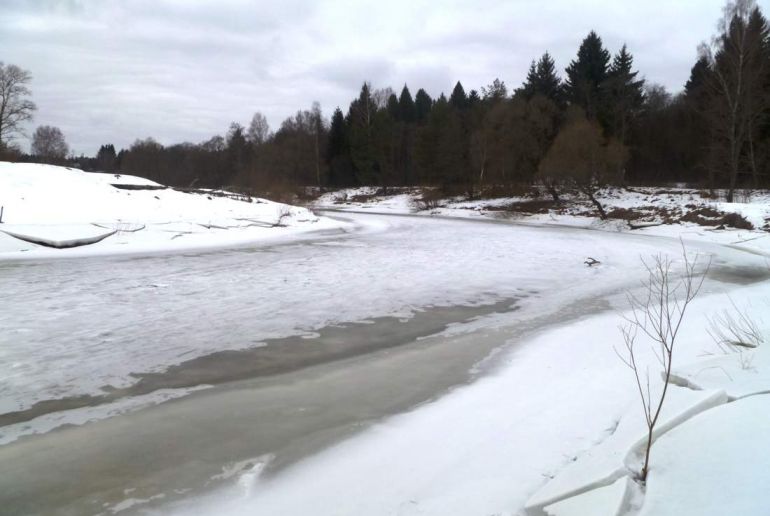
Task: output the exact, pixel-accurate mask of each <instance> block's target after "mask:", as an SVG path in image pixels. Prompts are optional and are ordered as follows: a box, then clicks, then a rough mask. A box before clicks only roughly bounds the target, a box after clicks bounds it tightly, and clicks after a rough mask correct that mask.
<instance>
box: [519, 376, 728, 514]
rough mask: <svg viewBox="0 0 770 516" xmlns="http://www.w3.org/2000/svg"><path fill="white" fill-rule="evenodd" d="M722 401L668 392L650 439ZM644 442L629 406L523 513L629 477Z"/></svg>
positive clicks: (638, 414)
mask: <svg viewBox="0 0 770 516" xmlns="http://www.w3.org/2000/svg"><path fill="white" fill-rule="evenodd" d="M655 387H657V388H660V385H658V384H655ZM726 402H727V396H726V395H725V393H724V391H707V392H706V391H691V390H689V389H676V388H673V389H670V390H669V392H668V394H667V396H666V401H665V403H664V405H663V410H662V412H661V419H660V422H659V423H658V425H657V426H656V428H655V433H654V434H653V438H654V439H657V438H658V436H660V435H661V434H663V433H665V432H666V431H668V430H670V429H671V428H673V427H675V426H677V425H679V424H681V423H682V422H684V421H686V420H687V419H689V418H691V417H693V416H694V415H696V414H698V413H700V412H702V411H704V410H708V409H710V408H713V407H715V406H717V405H721V404H723V403H726ZM646 439H647V427H646V425H645V421H644V415H643V413H642V409H641V407H639V406H632V407H631V408H630V409H629V411H628V412H627V413H626V414H625V415H624V416H623V417H622V418H621V420H620V422H619V424H618V426H617V428H616V429H615V430H614V432H613V433H612V435H611V436H609V437H608V438H607V439H606V440H605V441H603V442H602V443H601V444H599V445H598V446H596V447H594V448H592V449H590V450H588V451H587V452H586V453H584V454H583V455H581V456H579V457H578V459H577V460H576V461H575V462H572V463H571V464H569V465H568V466H567V467H566V468H564V470H562V471H561V472H560V473H559V474H558V475H557V476H556V478H554V479H553V480H551V481H550V482H548V483H547V484H546V485H545V486H543V488H542V489H540V490H539V491H537V492H536V493H535V494H534V495H533V496H532V497H531V498H530V499H529V500H528V501H527V503H526V505H525V509H526V511H527V514H529V515H532V516H542V515H544V514H545V512H547V511H544V509H543V508H544V507H546V506H548V505H551V504H554V503H556V502H559V501H561V500H565V499H568V498H570V497H574V496H576V495H580V494H582V493H586V492H590V491H591V490H592V489H596V488H601V487H604V486H608V485H610V484H612V483H613V482H615V481H616V480H618V479H620V478H623V477H625V476H628V475H629V474H632V472H631V470H630V469H629V466H631V467H633V468H634V470H636V469H639V470H641V467H638V468H637V464H636V462H637V461H636V460H634V458H633V455H634V454H639V453H640V452H641V453H643V451H644V447H645V446H646ZM629 463H632V464H629Z"/></svg>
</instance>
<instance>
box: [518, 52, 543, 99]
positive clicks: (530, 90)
mask: <svg viewBox="0 0 770 516" xmlns="http://www.w3.org/2000/svg"><path fill="white" fill-rule="evenodd" d="M537 83H538V77H537V64H536V63H535V60H534V59H533V60H532V62H531V63H529V70H528V71H527V78H526V80H525V81H524V84H522V85H521V88H519V92H521V93H522V94H523V95H524V96H525V97H526V98H527V99H531V98H532V97H534V96H535V94H537Z"/></svg>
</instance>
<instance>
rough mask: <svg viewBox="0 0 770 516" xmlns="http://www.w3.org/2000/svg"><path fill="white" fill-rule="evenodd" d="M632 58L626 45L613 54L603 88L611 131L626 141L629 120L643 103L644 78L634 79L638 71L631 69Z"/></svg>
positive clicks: (622, 141) (622, 140)
mask: <svg viewBox="0 0 770 516" xmlns="http://www.w3.org/2000/svg"><path fill="white" fill-rule="evenodd" d="M633 62H634V58H633V57H632V56H631V54H630V53H629V52H628V50H627V49H626V45H623V47H622V48H621V49H620V52H618V53H617V54H616V55H615V58H614V59H613V61H612V65H610V68H609V71H608V74H607V75H608V77H607V80H606V81H605V85H604V89H605V92H606V94H607V103H608V108H609V119H610V127H611V129H612V133H613V134H614V136H615V137H616V138H618V139H619V140H620V143H623V144H624V143H625V142H626V134H627V131H628V124H629V122H630V121H631V120H632V119H633V118H634V117H635V116H636V115H637V114H638V113H639V111H640V110H641V108H642V104H643V103H644V91H643V88H644V80H643V79H639V80H637V79H636V76H637V74H638V72H634V71H632V67H633Z"/></svg>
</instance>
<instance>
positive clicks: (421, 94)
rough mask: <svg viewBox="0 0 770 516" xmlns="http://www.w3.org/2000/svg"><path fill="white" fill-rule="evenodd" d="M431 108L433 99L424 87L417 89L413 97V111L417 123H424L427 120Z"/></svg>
mask: <svg viewBox="0 0 770 516" xmlns="http://www.w3.org/2000/svg"><path fill="white" fill-rule="evenodd" d="M431 109H433V99H431V98H430V95H428V94H427V93H426V92H425V90H424V89H422V88H420V89H419V90H417V95H415V97H414V113H415V118H416V120H417V122H418V123H425V122H426V121H427V120H428V115H430V112H431Z"/></svg>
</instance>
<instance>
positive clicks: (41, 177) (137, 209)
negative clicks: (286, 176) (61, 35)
mask: <svg viewBox="0 0 770 516" xmlns="http://www.w3.org/2000/svg"><path fill="white" fill-rule="evenodd" d="M0 206H2V207H3V216H2V224H0V259H8V258H31V257H35V258H43V257H62V256H70V257H71V256H88V255H95V254H118V253H121V254H124V253H138V252H142V253H146V252H163V251H174V250H187V249H201V248H215V247H232V246H238V245H247V244H249V243H252V242H256V241H265V240H277V239H281V238H285V237H287V236H290V235H298V234H302V233H307V232H310V231H321V230H331V229H336V228H339V227H341V226H342V225H343V224H341V223H340V222H338V221H333V220H331V219H329V218H326V217H317V216H316V215H314V214H313V213H312V212H310V211H309V210H307V209H305V208H300V207H296V206H289V205H286V204H281V203H275V202H272V201H268V200H265V199H259V198H253V197H245V196H237V195H232V194H228V193H227V192H218V191H196V192H182V191H178V190H174V189H171V188H166V187H164V186H162V185H158V184H157V183H154V182H152V181H149V180H147V179H143V178H139V177H133V176H124V175H114V174H100V173H86V172H83V171H80V170H76V169H70V168H66V167H56V166H51V165H38V164H28V163H9V162H0Z"/></svg>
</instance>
